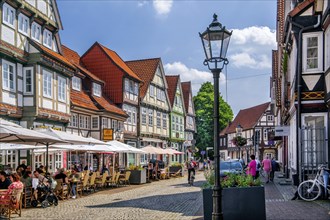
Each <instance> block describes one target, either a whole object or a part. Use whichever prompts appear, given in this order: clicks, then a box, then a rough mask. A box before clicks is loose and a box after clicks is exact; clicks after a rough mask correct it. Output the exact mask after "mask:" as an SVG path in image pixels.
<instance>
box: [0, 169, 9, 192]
mask: <svg viewBox="0 0 330 220" xmlns="http://www.w3.org/2000/svg"><path fill="white" fill-rule="evenodd" d="M10 184H11V181H10V179H9V178H7V174H6V172H5V171H1V172H0V189H8V187H9V185H10Z"/></svg>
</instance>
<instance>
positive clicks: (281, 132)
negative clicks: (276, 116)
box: [275, 126, 290, 137]
mask: <svg viewBox="0 0 330 220" xmlns="http://www.w3.org/2000/svg"><path fill="white" fill-rule="evenodd" d="M289 135H290V127H289V126H276V127H275V137H280V136H289Z"/></svg>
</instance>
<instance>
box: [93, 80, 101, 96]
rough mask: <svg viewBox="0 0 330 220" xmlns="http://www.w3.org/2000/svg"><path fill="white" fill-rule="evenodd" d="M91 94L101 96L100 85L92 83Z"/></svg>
mask: <svg viewBox="0 0 330 220" xmlns="http://www.w3.org/2000/svg"><path fill="white" fill-rule="evenodd" d="M93 95H95V96H98V97H101V85H100V84H97V83H93Z"/></svg>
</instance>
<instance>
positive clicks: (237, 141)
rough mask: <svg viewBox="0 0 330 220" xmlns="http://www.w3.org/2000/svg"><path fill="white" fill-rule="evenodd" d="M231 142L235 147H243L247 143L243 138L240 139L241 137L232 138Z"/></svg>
mask: <svg viewBox="0 0 330 220" xmlns="http://www.w3.org/2000/svg"><path fill="white" fill-rule="evenodd" d="M231 142H232V143H233V144H234V145H235V146H239V147H241V146H244V145H246V143H247V139H246V138H244V137H241V136H237V137H234V138H233V139H232V140H231Z"/></svg>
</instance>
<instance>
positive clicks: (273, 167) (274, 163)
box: [270, 157, 277, 182]
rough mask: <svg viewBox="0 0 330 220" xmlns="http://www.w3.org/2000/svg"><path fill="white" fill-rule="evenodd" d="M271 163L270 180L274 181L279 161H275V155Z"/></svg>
mask: <svg viewBox="0 0 330 220" xmlns="http://www.w3.org/2000/svg"><path fill="white" fill-rule="evenodd" d="M271 164H272V170H271V171H270V181H272V182H273V181H274V175H275V171H276V170H277V162H276V161H275V158H274V157H273V158H272V160H271Z"/></svg>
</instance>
